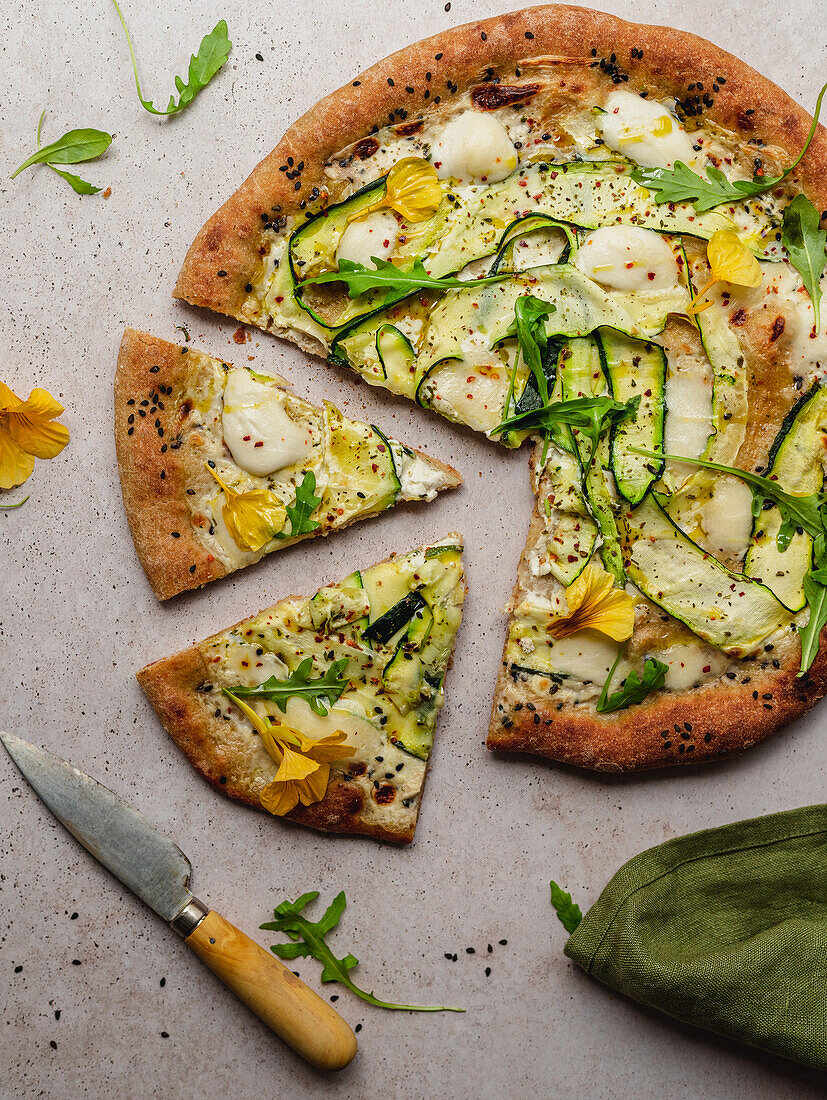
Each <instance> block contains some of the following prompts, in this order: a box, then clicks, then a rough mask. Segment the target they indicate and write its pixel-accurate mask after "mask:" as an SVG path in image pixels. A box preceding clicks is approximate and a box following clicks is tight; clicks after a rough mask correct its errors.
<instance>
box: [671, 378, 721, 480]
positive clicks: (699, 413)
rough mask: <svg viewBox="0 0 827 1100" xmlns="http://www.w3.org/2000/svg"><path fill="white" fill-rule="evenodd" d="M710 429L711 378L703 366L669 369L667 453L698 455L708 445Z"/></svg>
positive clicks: (686, 455) (688, 455)
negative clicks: (697, 368) (694, 368)
mask: <svg viewBox="0 0 827 1100" xmlns="http://www.w3.org/2000/svg"><path fill="white" fill-rule="evenodd" d="M711 432H712V383H711V381H710V379H709V378H708V377H707V376H706V375H705V373H704V372H703V371H701V370H678V371H674V372H673V373H670V375H669V377H668V378H667V379H666V423H665V424H664V450H665V451H666V453H667V454H672V455H682V456H684V457H686V458H698V457H699V456H700V455H701V454H702V453H703V452H704V450H705V449H706V444H707V440H708V439H709V436H710V433H711ZM684 465H685V464H684ZM687 469H690V468H689V467H687Z"/></svg>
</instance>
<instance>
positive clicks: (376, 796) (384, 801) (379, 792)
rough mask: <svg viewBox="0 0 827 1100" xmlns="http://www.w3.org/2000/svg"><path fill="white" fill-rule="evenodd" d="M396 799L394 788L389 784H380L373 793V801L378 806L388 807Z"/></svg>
mask: <svg viewBox="0 0 827 1100" xmlns="http://www.w3.org/2000/svg"><path fill="white" fill-rule="evenodd" d="M395 798H396V787H394V786H393V785H392V784H390V783H382V784H381V785H380V786H378V787H376V788H375V789H374V791H373V801H374V802H377V803H378V804H379V805H380V806H389V805H390V804H391V802H393V800H394V799H395Z"/></svg>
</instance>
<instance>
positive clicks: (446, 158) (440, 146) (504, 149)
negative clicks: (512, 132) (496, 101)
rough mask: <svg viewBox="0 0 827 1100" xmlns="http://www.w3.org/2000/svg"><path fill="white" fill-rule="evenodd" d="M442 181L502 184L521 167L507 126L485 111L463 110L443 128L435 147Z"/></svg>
mask: <svg viewBox="0 0 827 1100" xmlns="http://www.w3.org/2000/svg"><path fill="white" fill-rule="evenodd" d="M431 162H432V163H433V166H434V168H436V174H437V175H438V176H439V178H440V179H443V180H445V179H448V178H453V179H456V180H460V181H461V182H462V183H480V182H482V183H498V182H499V181H500V180H504V179H505V177H506V176H510V175H511V173H512V172H513V171H514V169H515V168H516V167H517V153H516V150H515V149H514V144H513V142H512V141H511V138H510V137H509V136H508V132H507V131H506V129H505V127H504V126H503V125H502V124H501V123H499V122H498V121H497V120H496V119H495V118H493V117H492V116H491V115H488V114H484V113H483V112H481V111H463V112H462V114H459V115H456V116H455V117H454V118H452V119H451V120H450V122H448V123H446V124H445V126H443V127H442V129H441V131H440V132H439V134H438V136H437V137H436V139H435V140H434V142H433V144H432V145H431Z"/></svg>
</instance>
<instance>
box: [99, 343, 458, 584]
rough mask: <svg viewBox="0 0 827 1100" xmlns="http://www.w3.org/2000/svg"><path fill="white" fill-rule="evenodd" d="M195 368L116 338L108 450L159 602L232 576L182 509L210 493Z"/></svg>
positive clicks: (173, 352)
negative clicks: (194, 428)
mask: <svg viewBox="0 0 827 1100" xmlns="http://www.w3.org/2000/svg"><path fill="white" fill-rule="evenodd" d="M201 360H203V361H205V362H206V363H213V362H214V361H215V360H214V359H212V357H210V356H207V355H206V354H205V353H204V352H200V351H197V350H196V349H194V348H192V349H190V348H187V347H177V346H176V345H174V344H170V343H168V342H167V341H166V340H160V339H158V338H157V337H154V336H150V335H149V334H148V333H145V332H137V331H136V330H135V329H127V330H126V331H125V332H124V336H123V340H122V341H121V347H120V351H119V353H118V366H117V371H116V373H115V447H116V451H117V457H118V470H119V473H120V479H121V490H122V493H123V502H124V508H125V510H126V518H127V522H128V523H129V530H130V531H131V533H132V539H133V541H134V543H135V549H136V551H137V553H138V558H139V560H140V562H141V565H142V566H143V568H144V572H145V573H146V575H147V578H148V580H149V583H150V585H151V586H152V590H153V592H154V593H155V595H156V596H157V597H158V599H159V600H166V599H169V598H170V597H171V596H176V595H178V593H180V592H184V591H186V590H187V589H190V588H200V587H201V585H204V584H207V582H208V581H212V580H216V579H218V578H219V577H223V576H226V575H227V574H228V573H229V572H234V571H235V570H234V569H230V568H228V567H227V566H226V565H225V564H224V563H223V562H222V561H221V560H220V559H219V558H218V557H216V556H215V555H213V554H211V553H210V552H209V550H208V549H207V547H205V546H204V544H203V543H202V542H200V541H199V539H198V538H197V536H196V533H195V530H194V527H193V519H192V514H191V511H190V508H189V505H188V502H187V501H188V498H187V490H188V489H196V490H198V491H199V492H201V491H202V490H203V489H205V488H211V487H212V481H211V478H210V475H209V474H208V473H207V471H206V470H205V469H204V456H203V454H201V453H200V451H199V450H198V449H197V448H196V447H194V446H193V445H192V441H191V437H190V434H189V430H190V429H189V426H188V424H187V416H188V402H189V401H190V399H189V397H188V392H189V390H190V389H191V386H192V382H193V378H194V375H197V372H198V363H199V361H201ZM228 365H229V364H228ZM142 402H144V404H142ZM411 449H412V450H413V451H414V454H417V455H419V456H420V457H421V458H424V459H426V460H427V461H428V463H429V464H431V465H433V466H436V467H437V468H439V469H440V470H441V471H442V473H443V474H444V475H445V484H444V486H443V488H454V487H456V486H458V485H460V484H461V482H462V478H461V477H460V475H459V473H458V472H457V471H456V470H455V469H454V468H453V467H452V466H448V465H446V464H445V463H443V462H439V461H438V460H437V459H434V458H431V456H430V455H425V454H423V452H421V451H417V450H416V449H414V448H411ZM402 499H403V498H401V497H400V501H401V500H402ZM373 514H377V513H373ZM367 518H369V516H368V515H361V516H355V517H354V518H353V519H352V520H350V521H349V522H348V523H343V524H341V526H338V527H336V528H333V529H328V530H319V531H313V532H310V533H309V534H308V535H305V536H302V537H301V538H298V539H294V540H290V542H289V543H288V545H291V544H292V543H293V542H301V541H303V539H304V538H313V537H314V536H315V535H327V534H330V533H331V530H337V531H339V530H342V529H343V528H344V527H346V526H349V523H350V522H357V521H359V520H362V519H367Z"/></svg>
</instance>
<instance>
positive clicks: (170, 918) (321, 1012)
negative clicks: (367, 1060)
mask: <svg viewBox="0 0 827 1100" xmlns="http://www.w3.org/2000/svg"><path fill="white" fill-rule="evenodd" d="M0 741H2V742H3V744H4V746H5V748H6V751H7V752H8V754H9V756H10V757H11V758H12V760H13V761H14V762H15V764H16V765H17V767H18V768H19V769H20V771H21V772H22V773H23V775H24V776H25V777H26V779H27V780H28V781H29V783H30V784H31V786H32V787H33V788H34V789H35V791H36V792H37V794H38V795H39V796H40V798H41V799H42V800H43V802H45V803H46V805H47V806H48V807H49V809H50V810H51V811H52V813H53V814H54V815H55V817H56V818H57V819H58V821H60V822H62V824H63V825H65V826H66V828H67V829H68V830H69V832H70V833H71V834H72V835H73V836H74V837H76V838H77V839H78V840H79V841H80V842H81V844H82V845H83V846H84V848H86V849H87V851H89V852H91V853H92V855H93V856H94V857H95V859H97V860H98V861H99V862H100V863H102V864H103V865H104V867H106V868H107V869H108V870H110V871H111V872H112V874H113V875H115V876H116V877H117V878H119V879H120V880H121V882H122V883H123V884H124V886H128V887H129V889H130V890H131V891H132V893H133V894H137V896H138V897H139V898H140V899H141V901H144V902H146V904H147V905H148V906H149V907H150V909H154V910H155V912H156V913H157V914H158V916H159V917H161V918H163V920H165V921H167V922H168V923H169V924H170V925H171V926H172V927H173V928H174V929H175V931H176V932H177V933H178V935H179V936H182V937H183V939H184V942H185V943H186V944H188V945H189V946H190V947H191V948H192V950H193V951H194V952H195V954H196V955H197V956H198V958H199V959H201V961H202V962H204V963H206V964H207V966H208V967H209V968H210V970H212V972H213V974H215V975H216V976H217V977H219V978H220V979H221V981H222V982H223V983H224V984H225V985H226V986H227V988H228V989H231V990H232V991H233V993H235V995H236V996H237V997H238V998H239V1000H241V1001H243V1002H244V1004H245V1005H247V1007H248V1008H250V1009H252V1011H253V1012H255V1014H256V1016H258V1017H259V1019H260V1020H263V1021H264V1023H265V1024H267V1026H268V1027H269V1028H271V1029H272V1030H273V1031H275V1033H276V1034H277V1035H279V1036H281V1038H282V1039H284V1041H285V1042H286V1043H288V1044H289V1045H290V1046H291V1047H292V1048H293V1050H295V1051H296V1053H297V1054H300V1055H301V1057H302V1058H304V1059H306V1060H307V1061H308V1062H310V1063H311V1064H312V1065H314V1066H317V1067H318V1068H319V1069H325V1070H336V1069H343V1068H344V1067H345V1066H346V1065H348V1063H349V1062H350V1061H351V1059H352V1058H353V1056H354V1054H355V1053H356V1036H355V1035H354V1034H353V1032H352V1031H351V1029H350V1027H349V1026H348V1024H347V1023H345V1021H344V1020H343V1019H342V1017H341V1016H340V1015H339V1014H338V1013H337V1012H336V1011H334V1009H333V1008H331V1007H330V1005H329V1004H327V1003H326V1002H325V1001H323V1000H322V998H321V997H319V996H318V994H316V993H314V992H313V990H312V989H309V988H308V987H307V986H306V985H305V984H304V982H301V981H299V979H298V978H297V977H296V976H295V974H293V972H292V971H291V970H288V969H287V967H285V966H282V964H281V963H280V962H279V961H278V959H276V958H275V957H274V956H273V955H271V954H269V953H268V952H267V951H265V950H264V948H263V947H260V946H259V944H257V943H256V942H255V941H254V940H251V939H250V938H249V937H248V936H245V935H244V933H243V932H240V931H239V930H238V929H237V928H235V927H233V925H232V924H230V923H229V921H227V920H225V919H224V917H222V916H220V914H218V913H216V912H215V910H213V909H209V908H208V907H207V906H206V905H204V903H203V902H201V901H199V900H198V898H196V897H194V896H193V895H192V894H191V893H190V890H189V880H190V874H191V873H192V865H191V864H190V861H189V860H188V859H187V857H186V856H185V855H184V853H183V852H182V851H181V849H180V848H179V847H178V846H177V845H176V844H173V843H172V841H171V840H170V839H169V838H168V837H166V836H164V834H163V833H162V832H161V831H160V830H159V829H157V828H156V827H155V826H154V825H153V824H152V822H150V821H148V820H147V818H145V817H144V816H143V814H141V813H139V812H138V811H137V810H136V809H134V808H133V807H132V806H130V805H129V804H128V803H127V802H125V801H124V800H123V799H122V798H120V797H119V796H118V795H116V794H114V793H113V792H112V791H110V790H109V788H108V787H104V786H103V784H102V783H98V781H97V780H96V779H92V777H91V776H89V775H86V773H85V772H82V771H80V770H79V769H78V768H75V767H73V766H72V765H71V764H68V763H67V762H66V761H65V760H61V759H60V757H58V756H54V755H53V754H52V753H50V752H46V751H45V750H44V749H38V748H35V746H34V745H30V744H29V743H28V742H27V741H22V740H21V739H20V738H19V737H15V736H14V735H13V734H11V733H2V732H0Z"/></svg>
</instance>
